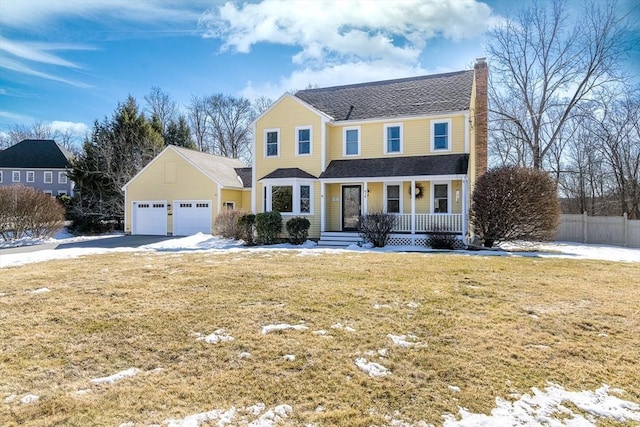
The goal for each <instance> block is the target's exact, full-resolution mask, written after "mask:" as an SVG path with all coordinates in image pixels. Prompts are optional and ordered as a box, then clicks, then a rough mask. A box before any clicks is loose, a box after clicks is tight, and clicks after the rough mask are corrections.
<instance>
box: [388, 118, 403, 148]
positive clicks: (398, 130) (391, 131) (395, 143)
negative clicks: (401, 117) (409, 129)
mask: <svg viewBox="0 0 640 427" xmlns="http://www.w3.org/2000/svg"><path fill="white" fill-rule="evenodd" d="M384 141H385V144H384V152H385V154H393V153H402V125H399V124H394V125H384Z"/></svg>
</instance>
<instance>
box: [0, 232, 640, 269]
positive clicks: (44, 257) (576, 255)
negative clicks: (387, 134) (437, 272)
mask: <svg viewBox="0 0 640 427" xmlns="http://www.w3.org/2000/svg"><path fill="white" fill-rule="evenodd" d="M104 237H105V236H98V237H69V236H68V235H64V234H61V235H58V236H56V238H55V239H49V240H28V239H22V240H21V241H20V242H12V243H11V244H8V243H6V242H4V243H3V242H0V268H4V267H11V266H17V265H24V264H30V263H35V262H42V261H48V260H53V259H66V258H76V257H79V256H83V255H93V254H103V253H110V252H132V251H133V252H141V251H152V252H193V251H226V252H263V253H264V252H266V251H274V250H275V251H281V250H297V251H298V252H299V253H300V254H309V255H311V254H318V253H339V252H343V251H364V252H423V253H443V252H444V253H451V254H458V255H464V256H513V257H539V258H570V259H593V260H604V261H621V262H640V249H632V248H621V247H616V246H605V245H587V244H580V243H567V242H549V243H536V244H520V245H514V244H508V245H507V244H505V245H503V248H502V249H500V248H497V249H493V250H479V251H465V250H456V251H441V250H432V249H430V248H425V247H418V246H387V247H384V248H368V247H367V248H363V247H360V246H357V245H352V246H349V247H348V248H346V249H333V248H317V247H316V244H315V243H314V242H311V241H307V242H306V243H304V244H302V245H299V246H295V245H291V244H288V243H284V244H280V245H270V246H252V247H246V246H243V244H242V242H238V241H236V240H231V239H224V238H221V237H216V236H211V235H205V234H202V233H197V234H194V235H192V236H187V237H182V238H167V240H164V241H161V242H158V243H153V244H149V245H145V246H140V247H139V248H100V247H87V248H67V249H44V250H38V251H33V252H24V253H6V254H3V253H2V248H7V247H14V246H20V245H24V246H32V245H34V244H43V243H53V244H55V243H57V244H64V243H74V242H81V241H86V240H91V239H96V238H104ZM109 237H117V236H109ZM18 243H19V244H18Z"/></svg>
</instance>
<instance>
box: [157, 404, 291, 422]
mask: <svg viewBox="0 0 640 427" xmlns="http://www.w3.org/2000/svg"><path fill="white" fill-rule="evenodd" d="M264 410H265V405H264V404H263V403H258V404H256V405H252V406H249V407H247V408H241V409H236V408H234V407H231V408H229V409H226V410H225V409H214V410H212V411H207V412H201V413H199V414H193V415H189V416H187V417H185V418H182V419H177V420H176V419H169V420H165V423H166V424H167V426H168V427H197V426H199V425H201V424H203V423H206V422H209V421H216V420H217V421H218V422H217V423H216V426H218V427H223V426H226V425H230V424H232V423H233V425H246V426H248V427H273V426H275V425H276V424H278V423H279V422H281V421H283V420H285V419H286V418H288V417H289V416H290V415H291V414H292V413H293V408H291V406H289V405H278V406H276V407H274V408H273V409H269V410H267V411H266V412H264V413H262V412H263V411H264ZM261 413H262V415H260V414H261ZM254 417H258V418H255V419H252V418H254Z"/></svg>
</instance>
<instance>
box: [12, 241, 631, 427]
mask: <svg viewBox="0 0 640 427" xmlns="http://www.w3.org/2000/svg"><path fill="white" fill-rule="evenodd" d="M303 255H304V256H303ZM639 277H640V264H639V263H609V262H600V261H575V260H563V259H536V258H504V257H475V256H474V257H468V256H460V255H446V254H393V253H387V254H384V253H383V254H375V253H358V252H354V253H344V252H343V253H336V254H331V253H321V252H316V253H314V252H298V251H282V252H268V251H265V252H246V253H245V252H236V253H191V254H182V253H177V254H176V253H173V254H172V253H167V254H150V253H125V254H110V255H100V256H89V257H84V258H79V259H71V260H60V261H49V262H46V263H40V264H33V265H26V266H23V267H15V268H6V269H2V270H0V320H1V325H2V327H1V328H0V425H4V426H6V425H34V426H44V425H108V426H118V425H121V424H123V423H129V424H126V425H150V424H161V425H165V424H167V423H168V421H167V420H171V419H173V420H179V419H183V418H184V417H186V416H189V415H192V414H198V413H202V412H206V411H212V410H214V409H221V410H226V411H227V413H229V410H230V408H236V414H235V421H233V422H232V423H230V424H229V425H243V423H244V424H245V425H246V424H248V423H249V421H250V420H251V419H255V417H254V418H251V417H252V415H251V411H254V412H255V413H258V412H260V411H262V412H266V411H267V410H268V409H273V408H276V407H277V406H278V405H281V404H286V405H290V406H291V408H292V411H291V412H290V413H289V414H288V415H287V417H286V418H285V419H283V420H282V421H281V422H280V423H279V424H278V425H285V426H287V425H292V426H298V425H300V426H304V425H315V426H370V425H377V426H383V425H420V424H419V421H423V425H424V423H427V424H434V425H441V424H442V423H443V415H445V414H454V415H457V414H458V412H459V408H461V407H462V408H466V409H467V410H468V411H470V412H473V413H485V414H488V413H489V412H490V411H491V410H492V409H493V408H494V407H495V405H496V398H497V397H500V398H503V399H507V400H512V401H513V400H516V399H517V398H518V397H519V396H520V395H522V394H524V393H531V388H532V387H537V388H541V389H542V388H544V387H546V386H547V385H548V383H549V382H551V383H554V384H558V385H560V386H562V387H564V388H566V389H567V390H572V391H581V390H595V389H598V388H599V387H601V386H602V385H603V384H607V385H609V386H611V387H612V388H616V389H621V390H623V391H624V392H625V393H624V394H622V392H620V391H618V392H615V391H613V392H612V393H618V394H617V396H619V397H620V398H622V399H625V400H628V401H631V402H636V403H639V402H640V386H639V384H640V369H639V368H638V366H640V350H639V349H640V286H639V285H638V278H639ZM44 288H46V289H44ZM34 290H39V291H38V292H33V291H34ZM47 290H48V291H47ZM273 325H289V326H296V327H298V329H284V330H273V331H272V330H270V329H269V328H268V326H273ZM265 326H267V328H265ZM282 327H285V326H282ZM274 329H275V327H274ZM215 331H217V335H216V336H214V335H210V334H213V333H214V332H215ZM263 332H264V333H263ZM402 336H404V337H402ZM205 337H209V339H204V338H205ZM224 337H227V340H224V339H221V338H224ZM229 337H232V338H233V339H232V340H231V339H230V338H229ZM216 340H219V341H218V342H215V341H216ZM363 360H364V361H363ZM356 362H358V363H359V364H360V367H359V366H358V365H357V364H356ZM368 363H378V364H380V365H381V366H383V367H384V368H386V369H387V370H388V372H387V375H383V376H379V377H376V376H371V375H369V373H368V371H367V369H366V367H372V366H374V367H375V365H368ZM363 365H364V368H362V367H363ZM131 368H135V369H136V371H131V373H134V372H135V373H136V375H133V376H130V377H126V378H122V379H119V380H117V381H113V382H111V381H109V380H104V381H103V382H100V381H96V379H99V378H104V377H108V376H110V375H112V374H116V373H119V372H123V371H125V370H128V369H131ZM381 369H382V368H381ZM92 380H93V381H92ZM29 395H36V396H39V399H38V400H36V401H34V402H32V403H21V400H23V401H24V402H27V401H28V400H29V399H28V396H29ZM258 403H261V404H264V405H265V406H264V408H263V409H261V408H262V407H257V408H258V409H256V407H255V406H252V405H256V404H258ZM570 409H571V410H573V411H574V412H576V413H578V414H580V413H581V409H580V408H578V407H574V406H571V408H570ZM281 410H282V409H281ZM401 422H404V423H406V424H401ZM598 422H599V423H600V424H601V425H620V424H619V423H618V422H616V421H614V420H610V419H600V420H599V421H598ZM393 423H396V424H393ZM194 425H195V424H194ZM203 425H227V424H221V421H213V422H211V423H210V424H203ZM622 425H634V423H632V422H630V421H627V422H623V423H622Z"/></svg>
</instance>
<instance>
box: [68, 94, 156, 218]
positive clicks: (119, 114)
mask: <svg viewBox="0 0 640 427" xmlns="http://www.w3.org/2000/svg"><path fill="white" fill-rule="evenodd" d="M162 148H163V139H162V136H161V134H160V133H159V132H158V131H157V130H156V129H154V127H153V126H152V124H151V123H150V122H149V120H147V118H146V117H145V116H144V114H142V113H141V112H140V111H139V109H138V105H137V103H136V101H135V99H134V98H133V97H131V96H129V97H128V98H127V100H126V102H124V103H122V104H118V107H117V108H116V111H115V112H114V114H113V117H112V118H111V120H108V119H107V118H106V117H105V119H104V120H103V121H102V122H98V121H96V122H95V123H94V127H93V132H92V134H91V136H90V137H89V138H87V139H86V140H85V142H84V145H83V147H82V152H81V153H80V155H79V156H78V157H77V159H76V160H75V162H74V165H73V172H72V174H71V175H72V179H73V181H74V182H75V184H76V187H75V188H76V193H77V194H78V196H79V197H78V200H77V201H76V207H75V216H76V219H80V220H82V221H83V222H85V223H88V224H97V223H98V222H99V221H102V220H116V221H117V222H118V224H120V223H121V221H122V218H123V217H124V191H123V189H122V188H123V187H124V185H125V184H126V183H127V182H128V181H129V180H130V179H131V178H133V176H134V175H135V174H137V173H138V172H139V171H140V170H141V169H142V168H143V167H144V166H146V165H147V163H149V162H150V161H151V160H152V159H153V158H154V157H155V156H156V155H157V154H158V153H159V152H160V151H161V150H162Z"/></svg>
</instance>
